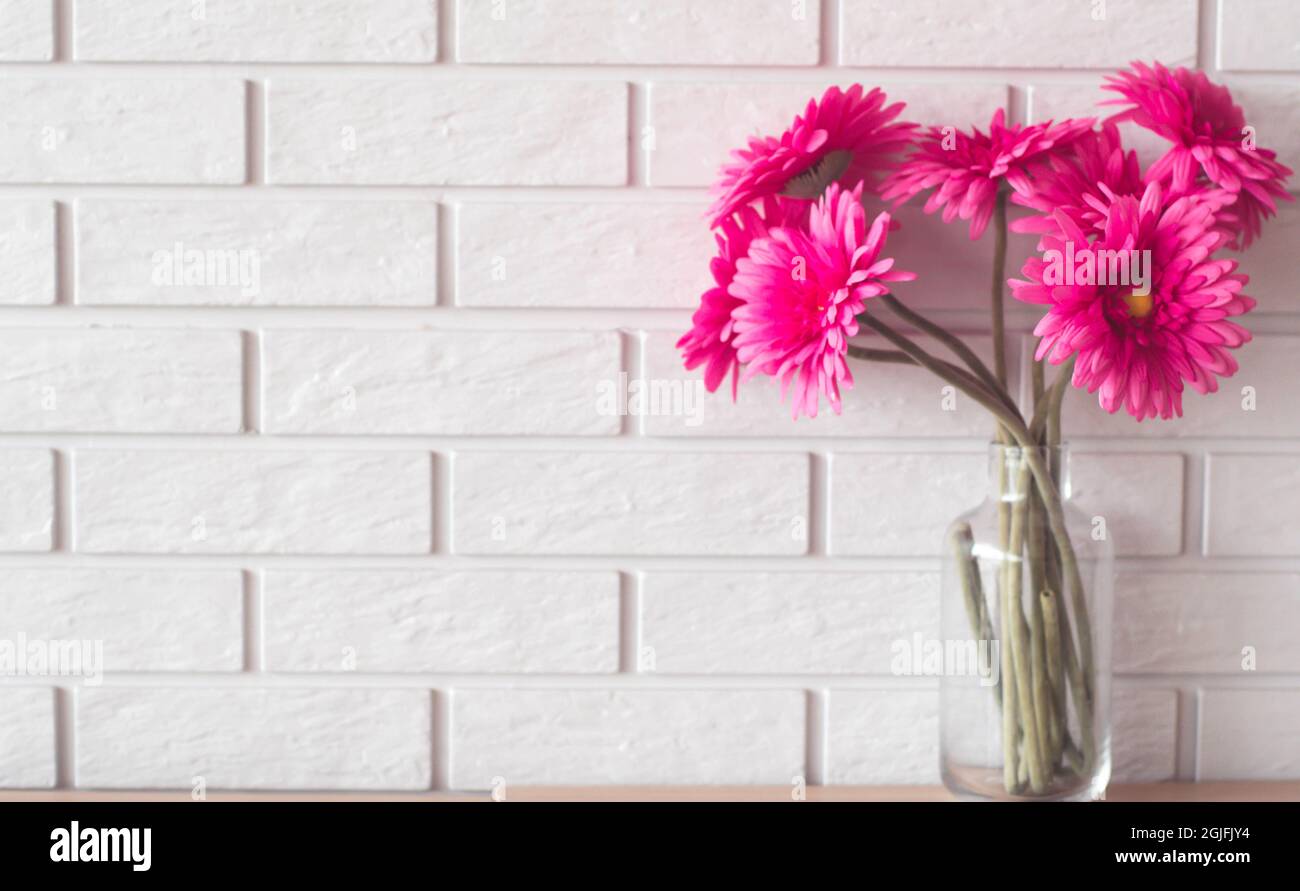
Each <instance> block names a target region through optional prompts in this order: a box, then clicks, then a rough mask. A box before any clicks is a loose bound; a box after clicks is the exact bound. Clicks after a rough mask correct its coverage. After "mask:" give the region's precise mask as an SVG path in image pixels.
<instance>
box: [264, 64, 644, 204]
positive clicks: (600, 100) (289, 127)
mask: <svg viewBox="0 0 1300 891" xmlns="http://www.w3.org/2000/svg"><path fill="white" fill-rule="evenodd" d="M627 99H628V88H627V85H626V84H625V83H608V82H607V83H573V82H563V83H560V82H547V83H540V82H536V81H528V82H510V81H497V80H492V81H428V80H420V81H412V80H389V79H384V80H354V81H340V80H337V79H334V80H324V79H321V80H290V79H285V80H280V79H272V80H271V81H269V83H268V86H267V116H266V120H267V179H268V181H269V182H272V183H276V184H281V185H283V184H294V183H304V184H317V183H319V184H353V185H360V184H379V185H383V184H392V185H471V186H480V185H520V186H525V185H526V186H540V185H604V186H611V185H623V184H624V183H626V182H627ZM469 159H472V162H470V160H469Z"/></svg>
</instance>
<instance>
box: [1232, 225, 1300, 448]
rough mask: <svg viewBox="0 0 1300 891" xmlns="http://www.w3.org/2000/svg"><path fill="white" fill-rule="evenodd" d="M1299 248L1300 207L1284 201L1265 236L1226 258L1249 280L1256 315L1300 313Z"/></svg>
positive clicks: (1256, 344)
mask: <svg viewBox="0 0 1300 891" xmlns="http://www.w3.org/2000/svg"><path fill="white" fill-rule="evenodd" d="M1296 244H1300V203H1298V202H1295V201H1283V202H1279V203H1278V213H1277V216H1276V217H1273V218H1272V219H1270V220H1268V221H1266V222H1265V223H1264V230H1263V234H1262V235H1261V236H1260V237H1259V239H1258V240H1256V241H1252V242H1251V243H1250V247H1249V248H1248V249H1247V250H1246V251H1245V252H1244V253H1240V254H1235V253H1232V252H1225V253H1224V254H1223V256H1225V257H1227V258H1229V259H1232V260H1236V261H1237V262H1238V263H1240V264H1241V265H1240V266H1239V267H1238V269H1237V271H1238V272H1242V273H1245V274H1246V275H1249V276H1250V283H1249V284H1248V285H1247V286H1246V288H1245V291H1246V293H1247V294H1249V295H1250V296H1252V297H1254V298H1255V299H1257V300H1258V301H1259V306H1258V307H1257V308H1256V310H1255V311H1256V312H1259V313H1275V312H1276V313H1300V284H1297V282H1300V252H1297V251H1296V250H1295V245H1296ZM1252 321H1253V320H1252V319H1250V317H1249V316H1247V318H1246V325H1247V327H1254V325H1252V324H1251V323H1252ZM1263 341H1264V338H1263V336H1260V335H1257V336H1256V338H1255V340H1254V341H1252V342H1251V343H1250V344H1249V345H1248V346H1247V347H1246V348H1245V350H1244V351H1243V350H1238V352H1237V360H1238V361H1239V362H1240V361H1242V360H1243V359H1248V358H1249V356H1250V354H1251V353H1253V352H1257V351H1258V350H1260V349H1261V346H1260V345H1261V343H1262V342H1263ZM1232 392H1238V389H1234V390H1233V391H1232ZM1289 417H1294V414H1292V415H1289ZM1297 429H1300V422H1297Z"/></svg>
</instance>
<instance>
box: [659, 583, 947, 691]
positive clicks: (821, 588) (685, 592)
mask: <svg viewBox="0 0 1300 891" xmlns="http://www.w3.org/2000/svg"><path fill="white" fill-rule="evenodd" d="M918 633H919V634H924V635H926V636H927V637H937V636H938V634H939V581H938V578H937V577H936V576H934V575H933V574H930V573H920V572H852V573H851V572H800V573H794V572H777V573H771V572H763V573H760V572H735V573H731V572H689V573H687V572H656V571H651V572H649V573H647V574H646V576H645V578H644V579H643V581H642V587H641V643H640V648H639V652H640V653H641V654H642V656H641V659H640V663H641V668H642V670H643V671H647V670H648V671H653V672H655V673H658V674H839V673H850V674H855V675H862V674H878V675H886V674H890V673H891V671H890V663H891V660H892V658H893V650H892V647H893V644H894V642H895V641H897V640H903V639H910V638H911V636H912V635H913V634H918ZM647 651H649V652H651V653H653V664H652V665H651V666H647V664H646V656H645V654H646V653H647Z"/></svg>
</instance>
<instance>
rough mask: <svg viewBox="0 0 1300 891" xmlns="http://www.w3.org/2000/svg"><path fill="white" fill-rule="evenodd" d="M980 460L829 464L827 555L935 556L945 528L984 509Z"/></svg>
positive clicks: (890, 457)
mask: <svg viewBox="0 0 1300 891" xmlns="http://www.w3.org/2000/svg"><path fill="white" fill-rule="evenodd" d="M985 464H986V460H985V457H984V455H982V454H970V453H952V454H937V453H935V454H924V453H922V454H902V453H854V452H837V453H836V454H835V455H833V456H832V458H831V484H830V492H831V529H830V543H831V551H832V552H833V553H834V554H836V555H837V556H862V557H890V556H936V555H938V554H940V553H943V552H944V551H943V540H944V532H945V530H946V529H947V528H948V525H949V524H950V523H951V522H952V521H953V520H955V519H956V518H957V516H958V515H959V514H961V513H964V512H966V511H968V510H971V509H972V508H974V507H976V506H977V505H979V504H980V502H981V501H983V499H984V497H985V494H986V490H988V488H989V486H988V483H987V482H986V480H985V477H986V476H987V474H986V472H985Z"/></svg>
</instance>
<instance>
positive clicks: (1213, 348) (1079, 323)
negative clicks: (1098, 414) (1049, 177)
mask: <svg viewBox="0 0 1300 891" xmlns="http://www.w3.org/2000/svg"><path fill="white" fill-rule="evenodd" d="M1220 206H1221V202H1220V201H1219V200H1218V199H1217V198H1215V197H1214V196H1213V195H1205V194H1192V195H1184V196H1181V197H1174V198H1173V199H1172V200H1170V198H1169V197H1167V196H1166V194H1165V192H1164V191H1163V190H1162V188H1161V186H1160V184H1159V183H1151V184H1150V185H1149V186H1147V189H1146V191H1145V192H1144V193H1143V195H1142V197H1141V199H1138V198H1136V197H1133V196H1131V195H1120V196H1116V197H1115V198H1114V199H1113V200H1111V202H1110V204H1109V206H1108V207H1107V208H1106V212H1105V219H1104V222H1103V224H1102V227H1101V229H1100V230H1092V231H1090V232H1089V231H1085V230H1084V229H1083V228H1081V227H1080V226H1079V224H1078V223H1077V222H1076V221H1075V220H1073V219H1072V218H1071V217H1070V215H1069V214H1068V213H1066V212H1064V211H1061V212H1058V213H1057V222H1058V224H1059V226H1060V230H1061V232H1060V234H1059V235H1057V234H1048V235H1044V236H1043V239H1042V246H1043V247H1044V248H1045V249H1046V250H1045V253H1044V257H1043V258H1042V259H1038V258H1035V259H1031V260H1030V261H1029V262H1027V263H1026V264H1025V267H1024V269H1023V271H1022V274H1023V275H1024V276H1025V277H1026V278H1027V279H1028V281H1016V280H1013V281H1011V282H1010V284H1011V289H1012V293H1013V294H1014V295H1015V296H1016V297H1017V298H1018V299H1020V300H1024V301H1026V302H1029V303H1040V304H1045V305H1047V306H1048V311H1047V315H1045V316H1044V317H1043V318H1042V320H1041V321H1039V323H1038V326H1037V327H1036V328H1035V329H1034V333H1035V334H1037V335H1038V336H1039V337H1040V338H1041V340H1040V342H1039V345H1038V352H1037V355H1036V356H1035V358H1036V359H1041V358H1043V357H1044V356H1046V357H1047V358H1048V361H1050V362H1052V363H1053V364H1060V363H1062V362H1064V361H1065V360H1066V359H1068V358H1069V357H1070V356H1071V355H1077V357H1078V358H1077V362H1076V364H1075V368H1074V377H1073V383H1074V385H1075V386H1077V387H1083V388H1085V389H1087V391H1088V392H1089V393H1094V392H1095V393H1098V401H1099V402H1100V404H1101V407H1102V408H1104V409H1105V410H1106V411H1108V412H1112V413H1113V412H1115V411H1117V410H1118V409H1119V408H1120V407H1121V406H1123V407H1125V408H1126V409H1127V410H1128V412H1129V414H1131V415H1132V416H1133V417H1135V418H1137V419H1138V420H1142V419H1143V418H1149V417H1156V416H1159V417H1161V418H1169V417H1173V416H1174V415H1178V416H1181V415H1182V391H1183V383H1184V382H1187V383H1189V384H1191V386H1192V389H1194V390H1196V391H1197V392H1199V393H1207V392H1214V391H1215V390H1216V389H1218V381H1217V378H1216V376H1217V377H1228V376H1230V375H1232V374H1234V373H1235V372H1236V371H1237V362H1236V360H1235V359H1233V357H1232V354H1231V352H1230V350H1233V349H1235V348H1236V347H1239V346H1241V345H1242V344H1244V343H1247V342H1248V341H1249V340H1250V333H1249V332H1248V331H1246V330H1245V329H1244V328H1242V327H1241V326H1240V325H1238V324H1236V323H1235V322H1232V321H1230V318H1231V317H1233V316H1239V315H1241V314H1243V313H1245V312H1247V311H1249V310H1250V309H1251V308H1252V307H1253V306H1254V305H1255V301H1254V300H1252V299H1251V298H1249V297H1247V296H1245V295H1243V294H1242V293H1241V288H1242V286H1243V285H1245V284H1246V282H1247V278H1246V276H1244V275H1237V274H1234V270H1235V269H1236V268H1237V264H1236V262H1235V261H1233V260H1216V259H1214V258H1213V256H1212V255H1213V253H1214V252H1215V251H1216V250H1218V249H1219V248H1220V247H1222V246H1223V245H1224V244H1225V243H1226V242H1227V241H1228V239H1229V237H1230V236H1229V235H1228V233H1227V232H1225V231H1224V230H1223V229H1222V228H1220V226H1219V224H1218V221H1217V220H1216V219H1215V211H1216V209H1217V208H1218V207H1220ZM1052 251H1055V252H1058V254H1057V255H1056V256H1053V255H1052V254H1051V253H1050V252H1052ZM1129 251H1136V252H1139V253H1137V254H1128V252H1129ZM1142 251H1150V254H1149V262H1147V263H1145V266H1146V272H1145V274H1142V275H1141V276H1140V277H1141V279H1142V280H1143V281H1144V282H1145V283H1146V284H1147V285H1148V287H1149V289H1150V290H1149V293H1146V294H1144V293H1142V292H1143V290H1145V289H1144V288H1142V287H1135V286H1134V284H1133V282H1134V281H1135V280H1136V279H1138V278H1139V276H1138V275H1135V274H1134V271H1136V270H1133V268H1132V267H1131V266H1129V267H1128V268H1129V269H1130V270H1133V271H1130V272H1129V278H1128V281H1129V282H1130V283H1129V284H1127V285H1121V284H1117V283H1116V281H1117V279H1118V276H1117V275H1115V274H1114V273H1115V272H1116V270H1117V269H1122V268H1123V267H1112V266H1111V265H1110V264H1111V262H1112V259H1113V258H1120V259H1121V261H1122V260H1123V259H1126V258H1129V257H1132V258H1134V259H1140V258H1141V253H1140V252H1142ZM1071 255H1072V256H1073V258H1074V262H1073V264H1071V263H1070V262H1069V258H1070V257H1071ZM1061 258H1064V262H1052V261H1053V260H1060V259H1061ZM1089 264H1091V266H1092V269H1093V270H1094V274H1092V275H1089V273H1088V266H1089ZM1124 266H1128V264H1124ZM1064 276H1070V277H1071V278H1072V279H1073V280H1072V281H1071V279H1070V278H1065V277H1064ZM1089 279H1096V280H1097V281H1096V282H1094V281H1090V280H1089ZM1098 282H1103V283H1098Z"/></svg>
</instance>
